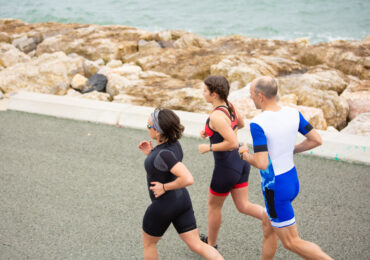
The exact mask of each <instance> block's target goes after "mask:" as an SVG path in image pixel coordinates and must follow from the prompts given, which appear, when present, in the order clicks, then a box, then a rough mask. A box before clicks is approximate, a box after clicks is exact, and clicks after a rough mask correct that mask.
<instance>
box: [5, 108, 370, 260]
mask: <svg viewBox="0 0 370 260" xmlns="http://www.w3.org/2000/svg"><path fill="white" fill-rule="evenodd" d="M147 138H148V137H147V133H146V131H141V130H133V129H128V128H118V127H114V126H109V125H101V124H94V123H89V122H80V121H73V120H68V119H58V118H54V117H47V116H40V115H34V114H26V113H22V112H14V111H0V259H142V253H143V247H142V244H141V222H142V216H143V214H144V212H145V209H146V207H147V206H148V205H149V203H150V201H149V196H148V191H147V188H146V179H145V170H144V167H143V161H144V155H143V154H142V153H141V152H140V151H139V150H138V149H137V148H136V147H137V144H138V143H139V142H140V141H141V140H143V139H147ZM200 142H202V140H200V139H196V138H185V137H184V138H182V139H181V143H182V146H183V149H184V154H185V158H184V163H185V164H186V165H187V167H188V168H189V169H190V171H191V172H192V174H193V175H194V179H195V183H194V184H193V185H192V186H191V187H189V192H190V195H191V197H192V201H193V206H194V210H195V215H196V218H197V223H198V227H199V229H200V231H201V232H206V231H207V196H208V186H209V182H210V178H211V174H212V168H213V159H212V156H211V154H206V155H199V153H198V151H197V145H198V144H199V143H200ZM295 162H296V166H297V169H298V173H299V177H300V184H301V190H300V194H299V195H298V197H297V199H296V200H295V202H294V203H293V206H294V208H295V213H296V219H297V224H298V229H299V231H300V235H301V237H302V238H303V239H306V240H310V241H313V242H315V243H317V244H318V245H320V246H321V247H322V249H323V250H324V251H326V252H327V253H328V254H330V255H331V256H332V257H334V258H335V259H369V258H370V252H369V244H370V238H369V234H370V218H369V213H370V207H369V206H370V191H369V187H370V166H366V165H361V164H351V163H345V162H342V161H333V160H327V159H323V158H318V157H307V156H302V155H296V157H295ZM259 183H260V177H259V175H258V172H257V170H256V169H253V170H252V171H251V175H250V180H249V200H250V201H252V202H255V203H259V204H261V205H262V204H263V199H262V195H261V190H260V184H259ZM261 242H262V231H261V227H260V222H259V221H258V220H255V219H253V218H251V217H248V216H244V215H241V214H240V213H238V212H237V210H236V209H235V207H234V205H233V203H232V200H231V198H228V199H227V201H226V203H225V206H224V209H223V224H222V228H221V231H220V234H219V241H218V243H219V247H220V252H221V254H223V256H224V257H225V259H259V258H260V254H261ZM158 248H159V256H160V259H201V258H200V257H199V256H197V255H195V254H194V253H192V252H191V251H189V250H188V249H187V247H186V245H185V244H184V243H183V242H182V241H181V239H180V238H179V237H178V235H177V233H176V232H175V230H174V228H173V227H170V228H169V230H168V231H167V232H166V234H165V235H164V237H163V239H162V240H161V241H160V242H159V244H158ZM275 259H299V258H298V257H297V256H295V255H294V254H292V253H290V252H288V251H287V250H285V249H284V248H283V247H282V246H281V245H279V248H278V252H277V255H276V258H275Z"/></svg>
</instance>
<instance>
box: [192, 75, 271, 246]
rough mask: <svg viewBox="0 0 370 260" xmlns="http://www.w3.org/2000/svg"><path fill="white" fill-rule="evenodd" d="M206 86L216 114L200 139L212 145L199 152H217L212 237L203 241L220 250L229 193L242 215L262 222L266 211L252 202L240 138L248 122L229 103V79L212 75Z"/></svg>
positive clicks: (212, 187)
mask: <svg viewBox="0 0 370 260" xmlns="http://www.w3.org/2000/svg"><path fill="white" fill-rule="evenodd" d="M204 84H205V85H204V90H203V96H204V98H205V100H206V101H207V102H208V103H211V104H212V106H213V111H212V112H211V114H210V116H209V118H208V120H207V122H206V126H205V129H204V130H202V131H201V132H200V136H201V137H202V138H206V137H207V136H208V137H209V140H210V144H200V145H199V147H198V149H199V152H200V153H201V154H203V153H206V152H210V151H211V152H213V156H214V159H215V167H214V170H213V176H212V180H211V185H210V188H209V197H208V236H204V235H202V236H201V239H202V240H203V241H205V242H207V243H208V244H210V245H212V246H214V247H216V248H217V245H216V242H217V236H218V231H219V230H220V227H221V219H222V216H221V211H222V206H223V204H224V201H225V199H226V198H227V195H228V194H229V193H231V196H232V198H233V201H234V204H235V206H236V208H237V209H238V211H239V212H241V213H244V214H246V215H250V216H252V217H255V218H258V219H262V216H263V214H264V209H263V208H262V207H261V206H259V205H257V204H252V203H250V202H249V201H248V177H249V171H250V165H249V164H248V163H247V162H245V161H243V160H241V158H240V154H239V152H238V148H239V143H238V137H237V130H238V129H240V128H243V127H244V121H243V118H242V117H240V115H239V113H238V111H237V110H236V109H235V108H234V107H233V105H232V104H231V103H230V102H228V100H227V97H228V95H229V89H230V87H229V83H228V81H227V80H226V78H225V77H222V76H210V77H208V78H206V79H205V81H204Z"/></svg>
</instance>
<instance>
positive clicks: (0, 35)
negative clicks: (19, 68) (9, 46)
mask: <svg viewBox="0 0 370 260" xmlns="http://www.w3.org/2000/svg"><path fill="white" fill-rule="evenodd" d="M0 42H5V43H11V42H12V38H11V37H10V36H9V35H8V34H7V33H6V32H1V31H0Z"/></svg>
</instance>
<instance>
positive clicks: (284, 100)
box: [279, 94, 298, 105]
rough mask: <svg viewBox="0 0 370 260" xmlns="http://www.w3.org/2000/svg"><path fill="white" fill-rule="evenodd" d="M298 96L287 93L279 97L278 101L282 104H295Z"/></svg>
mask: <svg viewBox="0 0 370 260" xmlns="http://www.w3.org/2000/svg"><path fill="white" fill-rule="evenodd" d="M297 100H298V97H297V96H296V95H295V94H288V95H284V96H281V97H279V102H280V103H281V104H282V105H297V102H298V101H297Z"/></svg>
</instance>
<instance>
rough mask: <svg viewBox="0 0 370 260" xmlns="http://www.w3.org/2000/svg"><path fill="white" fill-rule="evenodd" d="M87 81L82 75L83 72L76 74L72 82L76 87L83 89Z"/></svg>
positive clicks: (73, 86)
mask: <svg viewBox="0 0 370 260" xmlns="http://www.w3.org/2000/svg"><path fill="white" fill-rule="evenodd" d="M86 82H87V78H86V77H84V76H82V75H81V74H76V75H75V76H74V77H73V79H72V82H71V86H72V88H74V89H78V90H82V88H83V87H84V86H85V84H86Z"/></svg>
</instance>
